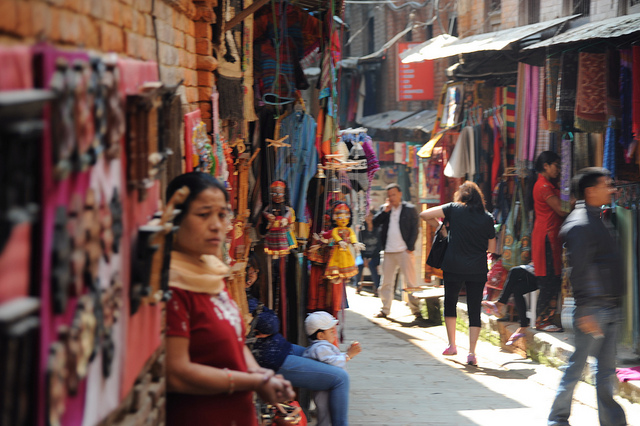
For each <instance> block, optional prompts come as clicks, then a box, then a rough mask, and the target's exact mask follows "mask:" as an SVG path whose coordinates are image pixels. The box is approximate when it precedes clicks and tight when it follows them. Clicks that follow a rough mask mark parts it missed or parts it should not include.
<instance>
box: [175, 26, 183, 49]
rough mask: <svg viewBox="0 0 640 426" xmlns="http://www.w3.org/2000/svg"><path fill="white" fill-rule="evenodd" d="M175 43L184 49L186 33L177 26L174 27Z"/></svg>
mask: <svg viewBox="0 0 640 426" xmlns="http://www.w3.org/2000/svg"><path fill="white" fill-rule="evenodd" d="M173 45H174V46H175V47H178V48H180V49H184V33H183V32H182V31H180V30H177V29H175V28H174V29H173Z"/></svg>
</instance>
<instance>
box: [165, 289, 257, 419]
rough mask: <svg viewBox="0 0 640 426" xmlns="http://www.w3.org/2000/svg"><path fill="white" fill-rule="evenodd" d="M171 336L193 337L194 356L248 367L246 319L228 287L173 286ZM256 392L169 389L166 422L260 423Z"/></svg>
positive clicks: (198, 360)
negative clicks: (217, 290) (206, 290)
mask: <svg viewBox="0 0 640 426" xmlns="http://www.w3.org/2000/svg"><path fill="white" fill-rule="evenodd" d="M171 291H172V292H173V296H172V297H171V300H169V302H168V303H167V311H166V312H167V314H166V315H167V336H171V337H186V338H188V339H189V356H190V358H191V361H192V362H195V363H198V364H204V365H210V366H212V367H216V368H225V367H226V368H228V369H229V370H236V371H244V372H246V371H247V364H246V362H245V359H244V352H243V348H244V334H245V333H244V331H245V330H244V323H243V321H242V318H241V316H240V311H239V310H238V306H237V305H236V304H235V302H234V301H233V300H231V298H230V297H229V294H228V293H227V292H226V290H225V291H223V292H222V293H220V295H219V296H212V295H210V294H206V293H195V292H192V291H187V290H182V289H179V288H172V289H171ZM257 424H258V422H257V419H256V413H255V410H254V407H253V395H252V392H249V391H246V392H235V393H233V394H231V395H227V394H219V395H186V394H180V393H169V394H167V425H203V426H204V425H220V426H228V425H249V426H251V425H257Z"/></svg>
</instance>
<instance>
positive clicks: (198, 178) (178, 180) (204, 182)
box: [167, 172, 229, 225]
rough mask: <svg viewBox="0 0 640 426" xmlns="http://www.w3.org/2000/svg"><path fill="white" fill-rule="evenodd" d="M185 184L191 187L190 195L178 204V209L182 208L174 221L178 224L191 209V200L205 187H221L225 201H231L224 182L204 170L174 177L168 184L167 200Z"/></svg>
mask: <svg viewBox="0 0 640 426" xmlns="http://www.w3.org/2000/svg"><path fill="white" fill-rule="evenodd" d="M183 186H186V187H187V188H189V195H188V196H187V199H186V200H185V201H184V203H182V204H178V205H177V206H176V208H177V209H180V214H178V215H177V216H176V217H175V219H174V221H173V222H174V223H175V224H176V225H179V224H180V222H182V219H183V218H184V217H185V215H186V214H187V212H188V211H189V206H190V205H191V202H192V201H193V200H194V199H195V198H196V197H197V196H198V194H200V193H201V192H202V191H204V190H205V189H209V188H216V189H219V190H220V191H222V193H223V194H224V199H225V201H226V202H227V203H228V202H229V193H228V192H227V188H225V186H224V184H223V183H222V182H220V181H219V180H218V179H216V178H214V177H213V176H211V175H210V174H208V173H203V172H189V173H184V174H181V175H180V176H176V177H175V178H173V180H172V181H171V182H169V185H167V202H168V201H169V200H170V199H171V196H172V195H173V194H174V193H175V192H176V191H177V190H178V189H180V188H182V187H183Z"/></svg>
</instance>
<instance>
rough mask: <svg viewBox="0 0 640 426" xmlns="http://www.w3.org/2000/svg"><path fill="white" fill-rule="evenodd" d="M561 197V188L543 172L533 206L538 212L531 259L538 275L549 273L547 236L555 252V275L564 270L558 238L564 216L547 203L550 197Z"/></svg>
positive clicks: (532, 240)
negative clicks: (546, 249)
mask: <svg viewBox="0 0 640 426" xmlns="http://www.w3.org/2000/svg"><path fill="white" fill-rule="evenodd" d="M553 196H556V197H560V189H559V188H558V187H556V186H554V185H553V184H552V183H551V182H549V181H548V180H547V179H546V178H545V177H544V176H542V175H541V174H539V175H538V180H537V181H536V184H535V185H534V187H533V208H534V210H535V212H536V220H535V222H534V224H533V232H532V233H531V259H532V260H533V265H534V268H535V274H536V276H537V277H544V276H546V275H547V262H546V253H545V237H548V238H549V243H550V244H551V252H552V254H553V269H554V273H555V275H560V272H561V270H562V259H561V252H562V249H561V244H560V239H559V238H558V233H559V232H560V226H561V225H562V216H560V215H559V214H558V213H556V212H555V211H553V209H552V208H551V206H549V204H547V200H548V199H549V197H553Z"/></svg>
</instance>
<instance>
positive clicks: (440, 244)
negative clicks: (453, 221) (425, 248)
mask: <svg viewBox="0 0 640 426" xmlns="http://www.w3.org/2000/svg"><path fill="white" fill-rule="evenodd" d="M442 228H445V229H447V228H446V227H445V224H444V222H442V223H441V224H440V226H438V229H437V230H436V233H435V235H434V236H433V242H432V243H431V251H429V256H428V257H427V265H429V266H431V267H433V268H438V269H440V268H441V267H442V261H443V260H444V254H445V253H446V251H447V246H448V245H449V234H448V232H447V236H446V237H445V236H444V235H442ZM447 231H448V229H447Z"/></svg>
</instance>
